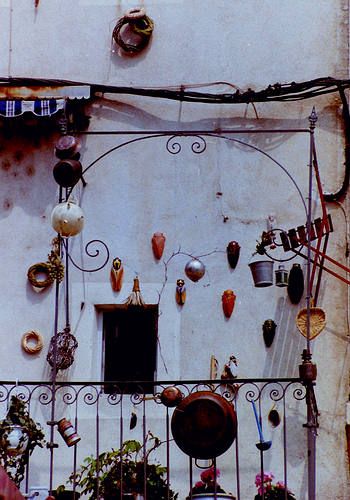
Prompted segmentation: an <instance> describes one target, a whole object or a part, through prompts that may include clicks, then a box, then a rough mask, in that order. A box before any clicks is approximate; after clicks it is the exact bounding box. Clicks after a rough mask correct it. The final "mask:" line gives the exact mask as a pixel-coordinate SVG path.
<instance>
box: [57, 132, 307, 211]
mask: <svg viewBox="0 0 350 500" xmlns="http://www.w3.org/2000/svg"><path fill="white" fill-rule="evenodd" d="M276 132H278V130H276ZM225 133H228V131H225ZM232 133H237V131H232ZM252 133H254V132H253V131H252ZM267 133H268V132H267ZM127 134H132V132H125V135H127ZM161 137H169V139H168V140H167V142H166V150H167V151H168V152H169V153H171V154H178V153H180V152H181V151H182V146H181V144H180V143H178V142H174V143H171V141H172V140H174V139H175V138H180V137H192V138H197V141H194V142H193V143H192V145H191V150H192V152H193V153H194V154H201V153H203V152H204V151H205V150H206V148H207V143H206V140H205V139H204V137H214V138H216V139H224V140H228V141H232V142H236V143H237V144H240V145H241V146H245V147H247V148H251V149H253V150H254V151H256V152H258V153H260V154H262V155H264V156H265V157H266V158H268V159H269V160H271V161H272V162H273V163H274V164H275V165H277V166H278V167H279V168H280V169H281V170H282V171H283V172H284V173H285V174H286V175H287V176H288V177H289V179H290V181H291V182H292V183H293V185H294V187H295V189H296V190H297V192H298V195H299V197H300V199H301V202H302V205H303V207H304V210H305V214H306V216H307V206H306V201H305V198H304V196H303V194H302V192H301V189H300V187H299V186H298V184H297V182H296V181H295V179H294V178H293V176H292V175H291V174H290V173H289V171H288V170H287V168H286V167H284V166H283V165H282V164H281V163H280V162H279V161H277V160H276V159H275V158H274V157H273V156H272V155H270V154H269V153H267V152H266V151H264V150H263V149H261V148H258V147H257V146H254V145H253V144H250V143H247V142H245V141H242V140H241V139H235V138H233V137H228V136H227V135H223V134H219V133H213V132H198V133H196V132H195V131H191V132H175V133H174V132H163V133H157V132H155V133H153V134H148V135H145V136H142V137H136V138H134V139H129V140H128V141H124V142H122V143H121V144H118V145H117V146H113V147H112V148H110V149H109V150H107V151H105V152H104V153H102V154H101V155H100V156H98V157H97V158H96V159H95V160H94V161H92V162H91V163H90V164H89V165H88V166H87V167H86V168H85V169H84V170H83V172H82V175H85V174H86V172H88V171H89V170H90V169H91V168H92V167H93V166H94V165H96V163H98V162H99V161H100V160H102V159H103V158H105V157H106V156H108V155H109V154H111V153H113V152H114V151H117V150H119V149H121V148H123V147H125V146H129V145H130V144H135V143H137V142H141V141H145V140H148V139H156V138H161ZM73 189H74V186H73V187H72V188H71V189H70V190H69V192H68V194H67V197H69V196H70V194H71V192H72V191H73Z"/></svg>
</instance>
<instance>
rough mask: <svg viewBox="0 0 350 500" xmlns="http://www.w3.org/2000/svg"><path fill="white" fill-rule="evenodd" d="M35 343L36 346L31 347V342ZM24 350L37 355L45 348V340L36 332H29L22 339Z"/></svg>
mask: <svg viewBox="0 0 350 500" xmlns="http://www.w3.org/2000/svg"><path fill="white" fill-rule="evenodd" d="M32 341H34V342H35V344H34V345H31V343H30V342H32ZM21 344H22V348H23V350H24V351H25V352H27V353H28V354H37V353H38V352H40V351H41V349H42V348H43V345H44V343H43V338H42V336H41V335H40V333H38V332H37V331H36V330H31V331H30V332H27V333H25V334H24V335H23V337H22V342H21Z"/></svg>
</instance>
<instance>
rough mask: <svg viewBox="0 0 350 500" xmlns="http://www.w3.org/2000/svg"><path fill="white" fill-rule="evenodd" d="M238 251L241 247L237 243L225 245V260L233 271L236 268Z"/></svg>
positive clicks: (231, 242) (232, 242)
mask: <svg viewBox="0 0 350 500" xmlns="http://www.w3.org/2000/svg"><path fill="white" fill-rule="evenodd" d="M240 250H241V247H240V246H239V244H238V243H237V241H230V243H229V244H228V245H227V248H226V253H227V260H228V263H229V264H230V267H231V268H232V269H235V268H236V266H237V263H238V259H239V252H240Z"/></svg>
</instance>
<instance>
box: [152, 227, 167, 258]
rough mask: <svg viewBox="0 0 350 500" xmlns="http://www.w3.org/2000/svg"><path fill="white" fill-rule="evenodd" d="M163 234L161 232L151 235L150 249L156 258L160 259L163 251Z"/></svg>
mask: <svg viewBox="0 0 350 500" xmlns="http://www.w3.org/2000/svg"><path fill="white" fill-rule="evenodd" d="M164 245H165V236H164V234H163V233H159V232H158V233H154V235H153V237H152V249H153V254H154V256H155V258H156V259H158V260H159V259H161V258H162V255H163V251H164Z"/></svg>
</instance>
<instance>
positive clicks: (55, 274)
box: [27, 251, 64, 288]
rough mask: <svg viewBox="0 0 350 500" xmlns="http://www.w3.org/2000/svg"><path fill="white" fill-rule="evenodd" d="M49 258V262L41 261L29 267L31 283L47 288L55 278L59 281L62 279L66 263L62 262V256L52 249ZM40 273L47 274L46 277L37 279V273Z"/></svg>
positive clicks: (28, 274)
mask: <svg viewBox="0 0 350 500" xmlns="http://www.w3.org/2000/svg"><path fill="white" fill-rule="evenodd" d="M48 259H49V260H48V262H39V263H38V264H34V265H33V266H31V267H30V268H29V269H28V273H27V276H28V280H29V282H30V283H31V285H33V286H36V287H38V288H45V287H47V286H50V285H51V284H52V283H53V282H54V281H55V280H57V281H58V282H59V283H60V282H61V281H62V279H63V276H64V265H63V264H62V261H61V258H60V257H59V256H58V255H57V253H56V252H55V251H52V252H51V253H50V255H48ZM39 273H43V274H45V275H46V279H43V280H40V281H39V280H37V279H36V275H37V274H39Z"/></svg>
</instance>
